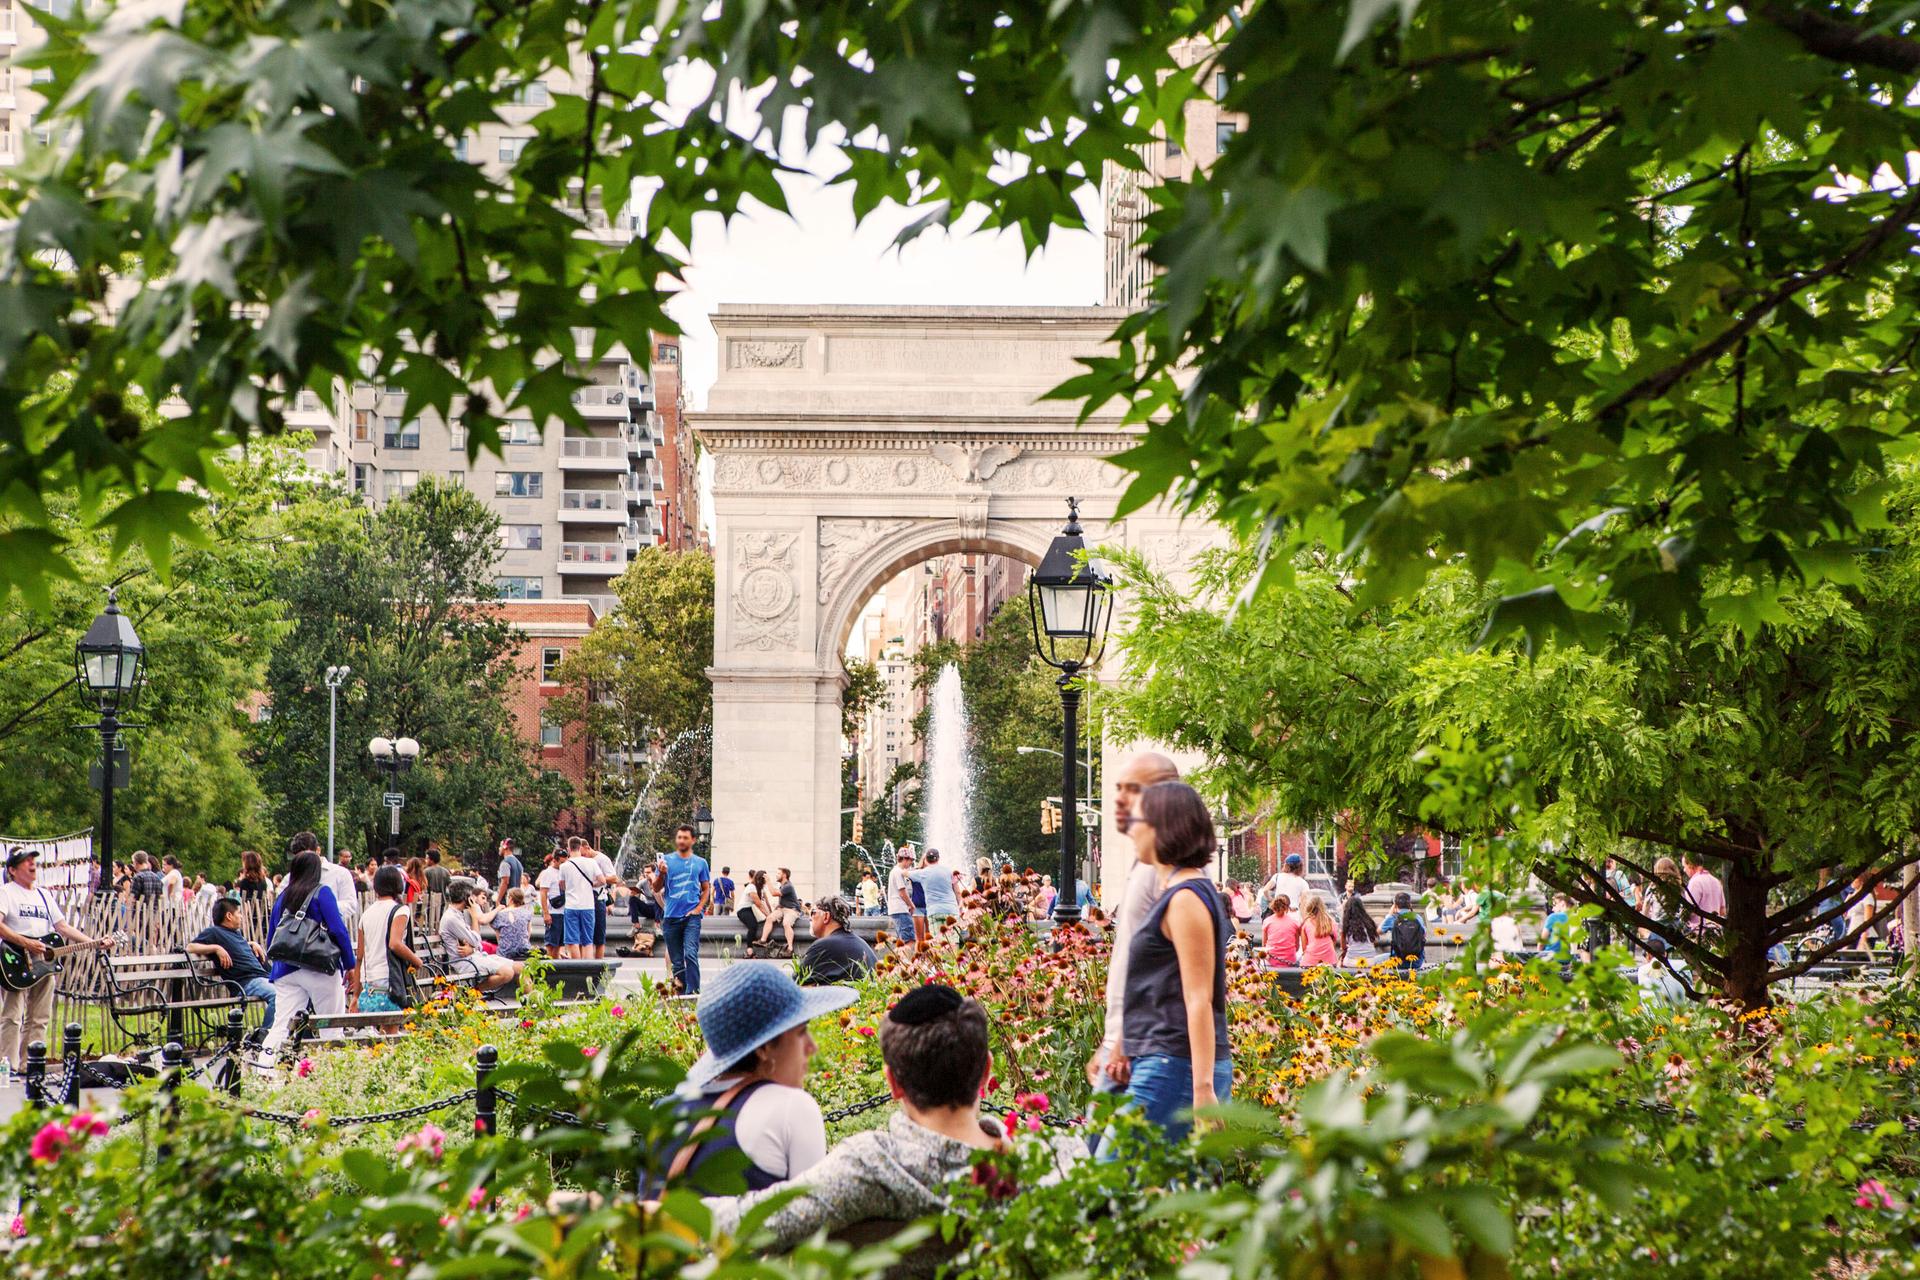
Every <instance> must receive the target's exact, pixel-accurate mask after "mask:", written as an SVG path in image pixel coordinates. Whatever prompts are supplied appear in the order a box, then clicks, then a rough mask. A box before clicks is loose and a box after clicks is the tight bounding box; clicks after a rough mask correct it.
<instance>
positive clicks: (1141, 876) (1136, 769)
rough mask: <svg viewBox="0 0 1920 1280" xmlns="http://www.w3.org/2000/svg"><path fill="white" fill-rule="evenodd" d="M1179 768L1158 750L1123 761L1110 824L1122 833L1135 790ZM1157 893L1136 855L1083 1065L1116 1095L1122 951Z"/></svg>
mask: <svg viewBox="0 0 1920 1280" xmlns="http://www.w3.org/2000/svg"><path fill="white" fill-rule="evenodd" d="M1179 778H1180V770H1179V767H1178V766H1176V765H1175V764H1174V763H1173V761H1171V760H1169V759H1167V757H1165V756H1163V755H1160V754H1158V753H1157V752H1152V751H1148V752H1143V753H1141V754H1140V755H1137V756H1135V757H1134V758H1133V759H1131V760H1129V761H1128V762H1127V767H1126V768H1124V769H1122V770H1121V771H1120V776H1119V777H1118V778H1116V779H1114V783H1113V825H1114V827H1115V828H1117V829H1118V830H1119V832H1120V834H1121V835H1125V834H1127V829H1128V828H1129V827H1131V826H1132V825H1133V819H1134V815H1135V813H1136V812H1137V806H1138V805H1139V803H1140V793H1141V792H1142V791H1145V790H1146V789H1147V788H1148V787H1151V786H1153V785H1154V784H1155V783H1158V782H1177V781H1179ZM1159 896H1160V887H1159V872H1158V870H1157V869H1156V868H1155V867H1154V866H1153V865H1152V864H1151V863H1146V862H1141V861H1139V860H1138V859H1135V861H1134V864H1133V868H1132V869H1131V870H1130V871H1128V872H1127V883H1126V887H1125V889H1123V890H1122V891H1121V894H1120V901H1119V903H1118V904H1116V905H1115V907H1114V910H1113V938H1112V943H1113V950H1112V955H1111V958H1110V959H1109V960H1108V962H1107V1020H1106V1030H1105V1032H1104V1034H1103V1035H1102V1036H1101V1040H1100V1047H1099V1048H1098V1049H1096V1050H1094V1053H1093V1059H1092V1060H1091V1061H1090V1062H1088V1063H1087V1079H1088V1080H1089V1081H1090V1082H1091V1083H1092V1084H1093V1088H1094V1091H1095V1092H1096V1093H1120V1092H1124V1091H1125V1089H1126V1087H1127V1081H1128V1080H1129V1079H1130V1078H1131V1076H1132V1067H1131V1064H1130V1063H1128V1061H1127V1053H1126V1050H1125V1049H1124V1048H1123V1047H1122V1046H1121V1042H1120V1014H1121V1005H1122V1002H1123V999H1124V997H1125V995H1126V990H1127V952H1128V951H1129V950H1130V949H1131V944H1132V942H1133V935H1134V934H1136V933H1138V932H1139V931H1140V922H1141V921H1142V920H1144V919H1146V916H1147V912H1148V910H1149V909H1151V908H1152V906H1153V904H1154V900H1155V899H1156V898H1158V897H1159Z"/></svg>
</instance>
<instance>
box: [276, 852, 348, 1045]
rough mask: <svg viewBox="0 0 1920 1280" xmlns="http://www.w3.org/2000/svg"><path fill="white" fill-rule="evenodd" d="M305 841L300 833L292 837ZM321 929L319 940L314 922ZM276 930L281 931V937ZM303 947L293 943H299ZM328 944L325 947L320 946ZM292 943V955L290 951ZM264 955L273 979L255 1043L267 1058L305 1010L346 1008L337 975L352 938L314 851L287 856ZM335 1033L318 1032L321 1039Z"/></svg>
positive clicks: (344, 965)
mask: <svg viewBox="0 0 1920 1280" xmlns="http://www.w3.org/2000/svg"><path fill="white" fill-rule="evenodd" d="M302 836H305V837H306V839H308V840H311V839H313V837H312V836H311V835H308V834H307V833H306V832H302V833H301V835H299V836H295V837H294V840H295V841H296V842H299V841H300V840H301V837H302ZM316 922H317V923H318V924H319V925H321V926H323V927H324V930H325V941H324V942H323V941H322V940H321V939H320V938H319V937H318V933H319V930H316V929H314V928H313V927H312V926H313V924H314V923H316ZM282 930H285V931H286V935H285V937H284V938H283V936H282V932H281V931H282ZM303 941H304V942H305V944H306V945H304V946H302V945H299V944H301V943H302V942H303ZM327 942H330V943H331V944H332V946H331V948H329V947H328V946H327V945H325V944H326V943H327ZM296 947H297V953H296ZM267 958H268V959H269V960H272V961H273V968H272V969H271V970H269V971H268V973H267V978H268V980H269V981H271V982H272V983H273V1026H272V1027H270V1028H269V1029H268V1030H267V1035H266V1039H265V1040H263V1041H261V1044H260V1047H261V1049H262V1050H263V1051H264V1052H266V1053H267V1054H268V1055H269V1056H271V1055H272V1054H275V1053H278V1052H279V1051H280V1046H281V1045H283V1044H285V1043H286V1042H287V1037H288V1035H290V1034H291V1033H292V1031H293V1020H294V1019H295V1018H297V1017H299V1016H300V1014H302V1013H304V1012H305V1011H306V1010H308V1009H312V1010H313V1012H314V1014H315V1015H316V1016H318V1017H323V1018H324V1017H328V1016H330V1015H332V1014H337V1013H343V1012H345V1010H346V1007H347V989H346V986H345V984H344V983H343V982H342V980H341V974H343V973H345V972H346V971H347V970H349V969H352V968H353V967H354V958H353V936H352V935H351V934H349V933H348V932H347V924H346V921H345V920H343V919H341V917H340V904H339V903H338V902H336V901H334V897H333V890H331V889H329V888H327V887H326V886H325V885H323V884H321V883H320V851H319V850H317V849H311V848H308V849H302V850H301V851H300V852H299V853H296V854H294V855H293V862H292V865H291V866H290V867H289V868H288V870H287V885H286V888H284V889H282V890H281V891H280V896H279V897H278V898H276V899H274V903H273V914H272V916H271V917H270V918H269V920H268V921H267ZM339 1035H340V1032H339V1031H338V1030H337V1029H336V1030H331V1031H323V1032H321V1036H322V1037H323V1038H334V1037H337V1036H339Z"/></svg>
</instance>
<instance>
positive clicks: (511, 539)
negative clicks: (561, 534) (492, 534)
mask: <svg viewBox="0 0 1920 1280" xmlns="http://www.w3.org/2000/svg"><path fill="white" fill-rule="evenodd" d="M500 545H501V546H503V547H505V548H506V549H507V550H509V551H538V550H539V549H540V526H539V525H537V524H503V525H501V526H500Z"/></svg>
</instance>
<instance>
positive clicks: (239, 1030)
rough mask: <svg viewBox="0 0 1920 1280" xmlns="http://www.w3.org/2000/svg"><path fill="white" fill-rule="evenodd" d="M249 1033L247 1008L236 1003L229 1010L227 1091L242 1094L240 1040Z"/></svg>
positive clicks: (234, 1094)
mask: <svg viewBox="0 0 1920 1280" xmlns="http://www.w3.org/2000/svg"><path fill="white" fill-rule="evenodd" d="M246 1034H247V1010H246V1006H245V1005H236V1006H234V1007H233V1008H231V1009H229V1010H227V1078H226V1086H227V1092H228V1093H229V1094H231V1095H233V1096H234V1097H236V1098H237V1097H239V1096H240V1042H241V1041H242V1040H244V1039H245V1038H246Z"/></svg>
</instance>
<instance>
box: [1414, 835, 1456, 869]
mask: <svg viewBox="0 0 1920 1280" xmlns="http://www.w3.org/2000/svg"><path fill="white" fill-rule="evenodd" d="M1422 844H1423V845H1424V844H1425V841H1424V840H1423V841H1422ZM1420 852H1421V853H1423V854H1424V853H1425V852H1426V850H1425V849H1424V848H1422V849H1421V850H1420ZM1440 874H1441V875H1443V876H1445V877H1446V878H1447V879H1449V880H1458V879H1459V878H1460V837H1459V836H1441V837H1440Z"/></svg>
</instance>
